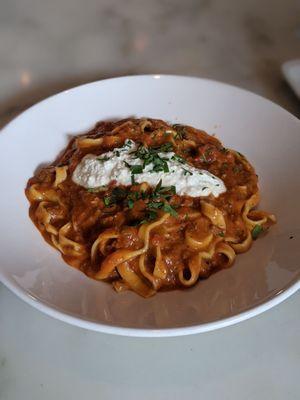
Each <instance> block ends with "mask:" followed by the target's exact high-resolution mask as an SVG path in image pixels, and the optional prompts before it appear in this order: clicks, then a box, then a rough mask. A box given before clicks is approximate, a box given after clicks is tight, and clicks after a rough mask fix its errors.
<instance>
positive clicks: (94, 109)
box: [0, 75, 300, 336]
mask: <svg viewBox="0 0 300 400" xmlns="http://www.w3.org/2000/svg"><path fill="white" fill-rule="evenodd" d="M129 116H130V117H145V116H147V117H151V118H161V119H164V120H167V121H171V122H173V123H183V124H189V125H192V126H195V127H198V128H201V129H204V130H206V131H207V132H208V133H210V134H213V133H215V134H216V135H217V136H218V137H219V138H220V139H221V141H222V142H223V143H224V145H225V146H226V147H232V148H234V149H236V150H239V151H241V152H242V153H244V154H245V155H246V156H247V157H248V158H249V160H250V161H251V162H252V163H253V165H254V166H255V167H256V170H257V173H258V175H259V178H260V187H261V193H262V201H261V208H262V209H264V208H265V209H266V210H269V211H271V212H274V213H275V214H276V215H277V217H278V224H277V225H276V226H274V227H272V229H271V230H270V232H269V233H268V234H267V235H266V236H265V237H264V238H261V239H259V240H257V241H256V242H255V244H254V246H253V247H252V248H251V250H250V251H249V252H247V253H246V254H242V255H240V256H238V257H237V260H236V263H235V264H234V266H233V267H232V268H230V269H228V270H223V271H221V272H218V273H216V274H214V275H213V276H211V277H210V278H209V279H207V280H205V281H201V282H199V283H198V284H197V285H196V286H195V287H194V288H192V289H189V290H185V291H173V292H165V293H159V294H157V295H156V296H154V297H153V298H150V299H147V300H145V299H143V298H141V297H139V296H137V295H136V294H134V293H132V292H128V293H123V294H117V293H116V292H114V290H113V289H112V287H111V286H110V285H108V284H106V283H103V282H97V281H94V280H91V279H89V278H87V277H86V276H85V275H83V274H82V273H80V272H78V271H77V270H75V269H72V268H71V267H69V266H68V265H67V264H65V263H64V262H63V261H62V259H61V257H60V255H59V253H58V252H57V251H56V250H54V249H53V248H51V247H50V246H49V245H48V244H46V243H45V241H44V240H43V239H42V237H41V235H40V233H39V232H38V230H37V229H36V228H35V227H34V226H33V224H32V222H31V220H30V219H29V217H28V202H27V200H26V198H25V195H24V187H25V185H26V181H27V179H28V178H29V177H30V176H31V175H32V174H33V172H34V170H35V169H36V168H37V166H39V165H40V164H41V163H44V162H50V161H52V160H53V159H54V158H55V157H56V155H57V154H58V152H59V151H60V150H61V149H62V148H63V147H64V146H65V145H66V143H67V141H68V139H69V136H70V135H74V134H79V133H82V132H85V131H86V130H88V129H90V128H91V127H92V126H93V125H94V124H95V123H96V122H97V121H99V120H103V119H119V118H124V117H129ZM0 149H1V157H0V181H1V196H0V213H1V224H0V237H1V240H0V279H1V281H2V282H3V283H4V284H5V285H7V287H9V288H10V289H11V290H12V291H13V292H15V293H16V294H17V295H18V296H20V297H21V298H22V299H24V300H25V301H27V302H28V303H30V304H31V305H33V306H35V307H36V308H38V309H39V310H41V311H43V312H45V313H47V314H49V315H52V316H53V317H56V318H59V319H61V320H63V321H66V322H69V323H72V324H75V325H78V326H81V327H84V328H88V329H93V330H97V331H102V332H107V333H114V334H122V335H131V336H173V335H185V334H190V333H196V332H204V331H209V330H213V329H217V328H220V327H224V326H227V325H230V324H233V323H236V322H239V321H242V320H244V319H246V318H249V317H251V316H254V315H257V314H259V313H261V312H262V311H264V310H267V309H268V308H270V307H272V306H274V305H276V304H278V303H279V302H281V301H282V300H284V299H285V298H287V297H288V296H290V295H291V294H292V293H294V292H295V291H296V290H297V289H298V288H299V286H300V283H299V277H300V265H299V260H300V229H299V228H300V202H299V198H300V180H299V175H298V173H299V171H300V156H299V150H300V122H299V120H297V119H296V118H295V117H294V116H292V115H291V114H289V113H288V112H286V111H285V110H283V109H282V108H280V107H279V106H277V105H275V104H273V103H271V102H270V101H268V100H265V99H263V98H261V97H259V96H257V95H255V94H252V93H249V92H247V91H245V90H241V89H238V88H235V87H233V86H229V85H226V84H222V83H218V82H214V81H210V80H206V79H198V78H188V77H180V76H163V75H153V76H131V77H123V78H117V79H109V80H104V81H100V82H94V83H90V84H87V85H84V86H80V87H77V88H75V89H71V90H67V91H65V92H63V93H60V94H58V95H56V96H53V97H50V98H49V99H46V100H44V101H42V102H41V103H39V104H37V105H35V106H34V107H31V108H30V109H29V110H27V111H26V112H24V113H23V114H21V115H20V116H19V117H18V118H16V119H15V120H14V121H12V122H11V123H10V124H9V125H8V126H7V127H6V128H4V130H3V132H2V133H1V135H0ZM296 317H297V316H296V315H295V318H296Z"/></svg>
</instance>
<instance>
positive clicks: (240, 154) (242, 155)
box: [237, 151, 245, 158]
mask: <svg viewBox="0 0 300 400" xmlns="http://www.w3.org/2000/svg"><path fill="white" fill-rule="evenodd" d="M237 153H238V155H239V156H240V157H242V158H245V156H244V154H242V153H240V152H239V151H237Z"/></svg>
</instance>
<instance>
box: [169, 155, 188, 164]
mask: <svg viewBox="0 0 300 400" xmlns="http://www.w3.org/2000/svg"><path fill="white" fill-rule="evenodd" d="M171 160H173V161H178V162H179V163H180V164H186V160H185V159H184V158H183V157H180V156H179V155H177V154H174V156H172V157H171Z"/></svg>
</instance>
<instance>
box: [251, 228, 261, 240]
mask: <svg viewBox="0 0 300 400" xmlns="http://www.w3.org/2000/svg"><path fill="white" fill-rule="evenodd" d="M263 231H264V228H263V227H262V226H261V225H255V227H254V228H253V229H252V232H251V235H252V239H253V240H256V239H257V238H258V236H259V235H260V234H261V233H262V232H263Z"/></svg>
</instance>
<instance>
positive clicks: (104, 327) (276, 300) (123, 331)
mask: <svg viewBox="0 0 300 400" xmlns="http://www.w3.org/2000/svg"><path fill="white" fill-rule="evenodd" d="M160 78H162V79H175V80H178V79H179V80H198V81H202V82H207V83H210V84H213V85H218V86H223V87H227V88H230V89H231V90H236V91H238V92H242V93H244V94H245V95H251V96H255V97H257V98H258V99H261V100H264V101H265V102H268V103H269V104H270V105H272V106H273V107H274V106H275V107H276V108H277V110H278V111H279V112H281V113H284V114H285V115H286V116H288V117H289V118H292V119H293V120H294V121H295V122H296V123H298V124H299V127H300V120H299V119H298V118H297V117H296V116H294V115H293V114H291V113H290V112H289V111H287V110H286V109H284V108H283V107H281V106H279V105H278V104H276V103H274V102H273V101H271V100H269V99H266V98H265V97H263V96H261V95H258V94H256V93H253V92H251V91H249V90H246V89H243V88H241V87H238V86H235V85H231V84H228V83H224V82H220V81H217V80H213V79H208V78H201V77H197V76H186V75H172V74H141V75H124V76H118V77H113V78H106V79H101V80H96V81H93V82H89V83H85V84H82V85H78V86H75V87H72V88H69V89H66V90H63V91H61V92H58V93H56V94H53V95H51V96H49V97H47V98H45V99H43V100H41V101H39V102H37V103H36V104H33V105H32V106H30V107H29V108H27V109H25V110H24V111H22V112H21V113H20V114H19V115H17V116H16V117H15V118H13V119H12V120H11V121H10V122H8V123H7V124H6V125H5V126H4V127H2V128H1V130H0V142H1V137H3V135H5V131H6V130H7V129H8V128H9V127H11V125H13V124H14V123H15V122H16V121H17V120H19V119H21V118H23V116H24V115H25V114H28V113H30V112H32V111H33V110H37V109H38V108H39V107H40V106H42V105H43V104H45V103H46V102H48V101H50V100H52V99H54V98H55V97H58V96H62V95H64V94H69V93H70V92H71V93H72V92H76V91H77V90H78V89H82V88H85V87H89V86H90V87H91V86H95V85H101V84H102V83H103V82H109V81H114V82H115V81H118V80H124V79H129V80H130V79H132V80H136V79H160ZM0 282H1V283H3V284H4V285H5V286H6V287H7V288H8V289H9V290H11V291H12V292H13V293H14V294H16V295H17V296H18V297H19V298H21V299H22V300H24V301H25V302H26V303H27V304H29V305H31V306H33V307H34V308H36V309H38V310H39V311H41V312H43V313H45V314H47V315H49V316H51V317H54V318H56V319H58V320H60V321H63V322H66V323H69V324H71V325H75V326H78V327H80V328H85V329H88V330H92V331H97V332H102V333H106V334H115V335H121V336H131V337H173V336H185V335H190V334H196V333H203V332H209V331H213V330H217V329H221V328H224V327H226V326H231V325H234V324H237V323H239V322H242V321H244V320H247V319H249V318H252V317H254V316H256V315H259V314H261V313H263V312H264V311H267V310H269V309H270V308H272V307H274V306H276V305H277V304H280V303H281V302H282V301H284V300H285V299H287V298H288V297H290V296H291V295H293V294H294V293H296V292H297V291H298V290H299V289H300V279H298V280H297V281H296V282H294V283H292V284H291V285H290V286H288V287H286V288H284V289H282V290H281V291H280V292H279V293H278V294H276V295H275V296H274V297H272V298H271V299H269V300H267V301H265V302H263V303H261V304H259V305H256V306H254V307H252V308H250V309H248V310H246V311H243V312H242V313H238V314H236V315H234V316H232V317H228V318H223V319H219V320H216V321H212V322H208V323H204V324H201V323H200V324H198V325H191V326H185V327H176V328H160V329H150V328H131V327H123V326H116V325H110V324H103V323H100V322H93V321H90V320H88V319H84V318H82V317H75V316H74V315H72V314H71V313H68V312H65V311H64V312H63V311H60V310H59V308H57V307H55V306H53V305H50V304H49V303H47V302H46V301H44V300H42V299H40V298H38V297H35V296H34V295H33V294H31V293H29V292H28V291H26V290H25V289H24V288H22V287H21V286H20V285H19V284H18V283H17V282H15V281H14V280H13V279H12V278H10V277H8V276H6V275H5V274H3V272H1V266H0Z"/></svg>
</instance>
